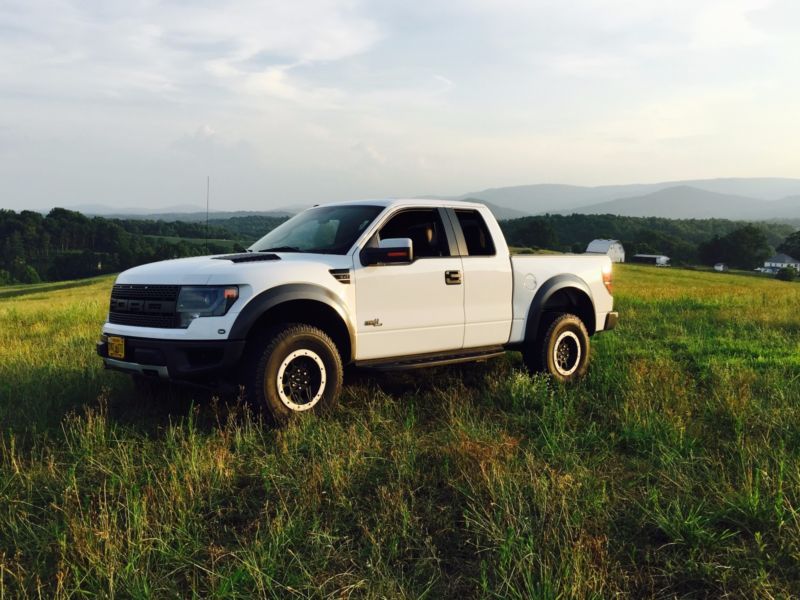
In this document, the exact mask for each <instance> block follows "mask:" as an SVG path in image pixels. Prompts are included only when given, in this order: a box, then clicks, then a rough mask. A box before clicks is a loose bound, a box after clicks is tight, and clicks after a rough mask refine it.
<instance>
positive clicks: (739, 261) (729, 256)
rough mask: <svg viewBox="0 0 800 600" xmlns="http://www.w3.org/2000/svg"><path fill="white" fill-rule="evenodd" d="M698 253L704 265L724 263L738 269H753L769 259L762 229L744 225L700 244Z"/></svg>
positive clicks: (765, 237)
mask: <svg viewBox="0 0 800 600" xmlns="http://www.w3.org/2000/svg"><path fill="white" fill-rule="evenodd" d="M698 253H699V254H700V259H701V260H702V261H703V262H704V263H706V264H710V265H711V264H714V263H718V262H724V263H728V264H729V265H731V266H732V267H737V268H740V269H753V268H755V267H757V266H759V265H760V264H762V263H763V262H764V261H765V260H766V259H767V258H768V257H769V255H770V247H769V244H768V243H767V235H766V233H764V230H763V229H761V228H759V227H756V226H755V225H745V226H744V227H741V228H739V229H736V230H734V231H731V232H730V233H729V234H727V235H724V236H722V237H719V236H715V237H713V238H712V239H711V240H709V241H708V242H705V243H703V244H700V246H699V248H698Z"/></svg>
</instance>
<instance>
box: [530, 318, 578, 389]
mask: <svg viewBox="0 0 800 600" xmlns="http://www.w3.org/2000/svg"><path fill="white" fill-rule="evenodd" d="M589 350H590V343H589V333H588V332H587V331H586V326H585V325H584V324H583V321H581V320H580V318H578V317H577V316H575V315H573V314H571V313H548V314H546V315H545V316H544V317H543V318H542V322H541V324H540V326H539V333H538V335H537V336H536V340H535V341H534V342H533V343H532V344H530V346H529V347H527V348H526V349H525V350H524V351H523V353H522V358H523V361H524V363H525V366H526V367H527V368H528V369H529V370H530V371H533V372H544V373H549V374H550V375H551V376H552V377H553V379H555V380H556V381H559V382H561V383H571V382H573V381H577V380H578V379H580V378H581V377H583V376H584V375H586V371H587V370H588V369H589Z"/></svg>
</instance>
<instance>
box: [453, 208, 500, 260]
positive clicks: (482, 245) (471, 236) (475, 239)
mask: <svg viewBox="0 0 800 600" xmlns="http://www.w3.org/2000/svg"><path fill="white" fill-rule="evenodd" d="M456 216H457V217H458V222H459V224H460V225H461V231H462V232H463V233H464V241H465V242H466V244H467V255H468V256H494V255H495V248H494V241H493V240H492V236H491V234H490V233H489V228H488V227H487V226H486V221H484V220H483V217H482V216H481V213H479V212H478V211H477V210H456Z"/></svg>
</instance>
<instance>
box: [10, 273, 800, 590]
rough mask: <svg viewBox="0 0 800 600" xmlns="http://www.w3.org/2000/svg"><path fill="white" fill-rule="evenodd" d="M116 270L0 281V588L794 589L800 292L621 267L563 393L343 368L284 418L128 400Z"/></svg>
mask: <svg viewBox="0 0 800 600" xmlns="http://www.w3.org/2000/svg"><path fill="white" fill-rule="evenodd" d="M111 283H112V280H111V279H110V278H101V279H96V280H89V281H87V282H81V284H80V285H76V286H75V287H71V288H66V289H58V287H57V286H56V285H54V286H53V287H48V286H39V287H36V288H31V289H30V290H28V291H26V290H24V289H22V290H14V293H13V294H10V293H9V294H3V292H2V290H0V423H2V433H0V598H6V597H7V598H12V597H14V598H16V597H26V596H36V597H39V596H43V597H67V596H70V597H95V596H98V595H100V596H109V597H111V596H119V597H164V596H170V597H175V596H177V597H187V596H200V597H218V598H237V597H238V598H249V597H253V596H261V597H275V598H286V597H306V596H312V597H320V596H334V597H342V596H344V597H348V596H352V597H391V598H395V597H408V598H417V597H428V598H442V597H460V598H464V597H501V598H557V597H564V598H572V597H575V598H590V597H591V598H605V597H609V596H614V595H619V596H629V597H650V596H655V597H685V596H689V597H720V596H731V597H763V598H772V597H789V596H798V595H800V460H799V459H800V310H799V309H800V285H798V284H789V283H782V282H777V281H771V280H764V279H759V278H754V277H741V276H735V275H727V274H717V273H702V272H691V271H683V270H679V269H672V270H667V269H654V268H648V267H635V266H623V267H621V268H619V269H618V272H617V281H616V292H617V293H616V298H617V306H618V308H619V310H620V314H621V322H620V325H619V327H618V329H617V330H616V331H615V332H613V333H611V334H606V335H602V336H598V337H596V338H594V346H593V359H592V365H591V368H590V373H589V376H588V378H587V379H586V380H585V381H584V382H582V383H581V384H579V385H577V386H574V387H571V388H566V389H565V388H559V387H556V386H554V385H552V384H551V383H550V382H549V381H548V380H547V379H546V378H542V377H533V378H532V377H530V376H528V375H526V374H524V373H523V372H522V371H521V370H520V368H521V364H520V361H519V358H518V357H517V356H514V355H509V356H508V357H507V358H505V359H500V360H495V361H492V362H489V363H485V364H479V365H477V366H475V365H472V366H465V367H463V368H446V369H444V368H443V369H436V370H431V371H423V372H420V371H417V372H412V373H411V374H405V375H403V374H401V375H392V376H382V377H379V378H367V377H364V376H358V375H356V376H353V377H351V379H352V381H351V384H350V385H349V386H347V388H346V389H345V394H344V397H343V400H342V403H341V405H340V407H339V408H338V409H337V410H336V411H335V412H334V413H333V414H332V415H330V416H329V417H326V418H324V419H319V418H314V417H310V418H307V419H303V420H301V421H299V422H297V423H295V424H293V425H291V426H290V427H288V428H286V429H284V430H280V431H275V430H271V429H270V428H269V427H267V426H265V425H264V424H263V423H262V421H261V419H260V417H259V416H258V415H257V414H252V413H251V412H250V411H248V410H247V409H246V408H244V407H242V406H241V405H239V404H237V403H236V402H229V403H225V402H221V401H215V400H213V399H212V400H208V399H202V398H199V397H198V398H196V401H194V402H193V401H192V399H191V397H183V396H172V397H168V398H164V399H161V400H159V401H153V400H144V399H140V398H137V397H136V395H135V393H134V391H133V389H132V387H131V386H130V384H129V382H128V381H127V379H126V378H125V377H123V376H121V375H118V374H113V373H107V372H104V371H103V370H102V369H101V368H100V362H99V359H97V358H96V357H95V356H94V341H95V339H96V338H97V335H98V332H99V328H100V325H101V323H102V321H103V319H104V315H105V311H106V306H107V295H108V292H109V288H110V285H111Z"/></svg>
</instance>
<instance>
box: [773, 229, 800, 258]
mask: <svg viewBox="0 0 800 600" xmlns="http://www.w3.org/2000/svg"><path fill="white" fill-rule="evenodd" d="M778 252H783V253H784V254H788V255H789V256H791V257H793V258H800V231H795V232H794V233H793V234H792V235H790V236H789V237H787V238H786V239H785V240H783V242H782V243H781V245H780V246H778Z"/></svg>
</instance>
